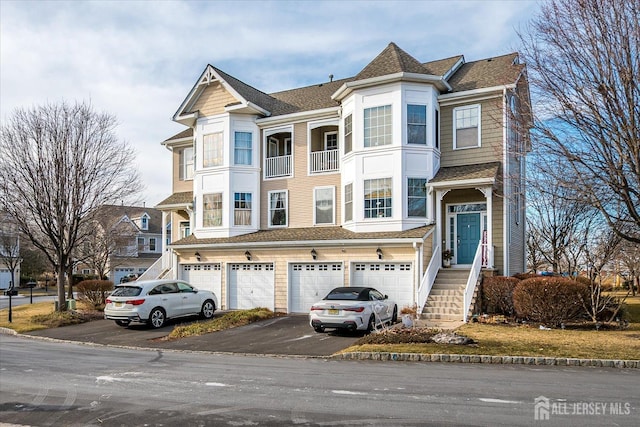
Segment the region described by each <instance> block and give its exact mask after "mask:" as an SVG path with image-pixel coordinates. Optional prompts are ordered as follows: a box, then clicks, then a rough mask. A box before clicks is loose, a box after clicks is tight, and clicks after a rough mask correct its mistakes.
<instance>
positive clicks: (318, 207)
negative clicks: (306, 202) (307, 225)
mask: <svg viewBox="0 0 640 427" xmlns="http://www.w3.org/2000/svg"><path fill="white" fill-rule="evenodd" d="M314 200H315V223H316V224H334V223H335V209H334V206H335V203H334V201H335V188H334V187H320V188H316V189H315V191H314Z"/></svg>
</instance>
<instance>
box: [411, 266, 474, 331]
mask: <svg viewBox="0 0 640 427" xmlns="http://www.w3.org/2000/svg"><path fill="white" fill-rule="evenodd" d="M468 278H469V270H464V269H456V268H445V269H440V271H438V275H437V276H436V281H435V282H434V284H433V288H431V292H430V293H429V298H428V299H427V302H426V304H425V305H424V308H423V310H422V315H421V320H423V321H425V322H426V323H427V325H430V324H438V325H440V324H442V323H444V322H456V323H457V322H462V321H463V319H464V314H463V311H464V308H463V307H464V288H465V286H466V284H467V279H468Z"/></svg>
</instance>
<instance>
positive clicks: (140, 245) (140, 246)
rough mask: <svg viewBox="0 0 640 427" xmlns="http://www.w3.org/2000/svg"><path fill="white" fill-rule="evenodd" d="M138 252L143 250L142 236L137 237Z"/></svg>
mask: <svg viewBox="0 0 640 427" xmlns="http://www.w3.org/2000/svg"><path fill="white" fill-rule="evenodd" d="M138 252H144V237H138Z"/></svg>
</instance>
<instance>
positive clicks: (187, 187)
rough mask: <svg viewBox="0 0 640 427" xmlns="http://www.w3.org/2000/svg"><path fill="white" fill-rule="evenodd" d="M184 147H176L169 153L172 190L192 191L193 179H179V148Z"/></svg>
mask: <svg viewBox="0 0 640 427" xmlns="http://www.w3.org/2000/svg"><path fill="white" fill-rule="evenodd" d="M182 148H184V147H179V148H178V147H176V148H175V149H174V150H173V152H172V153H171V159H172V165H173V192H174V193H181V192H183V191H193V180H192V179H189V180H183V181H181V180H180V150H181V149H182Z"/></svg>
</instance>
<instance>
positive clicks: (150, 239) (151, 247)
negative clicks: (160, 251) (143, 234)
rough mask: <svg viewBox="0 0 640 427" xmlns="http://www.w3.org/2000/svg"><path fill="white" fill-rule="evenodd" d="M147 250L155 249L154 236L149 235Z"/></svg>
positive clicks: (153, 250) (152, 250)
mask: <svg viewBox="0 0 640 427" xmlns="http://www.w3.org/2000/svg"><path fill="white" fill-rule="evenodd" d="M149 251H150V252H155V251H156V238H155V237H150V238H149Z"/></svg>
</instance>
